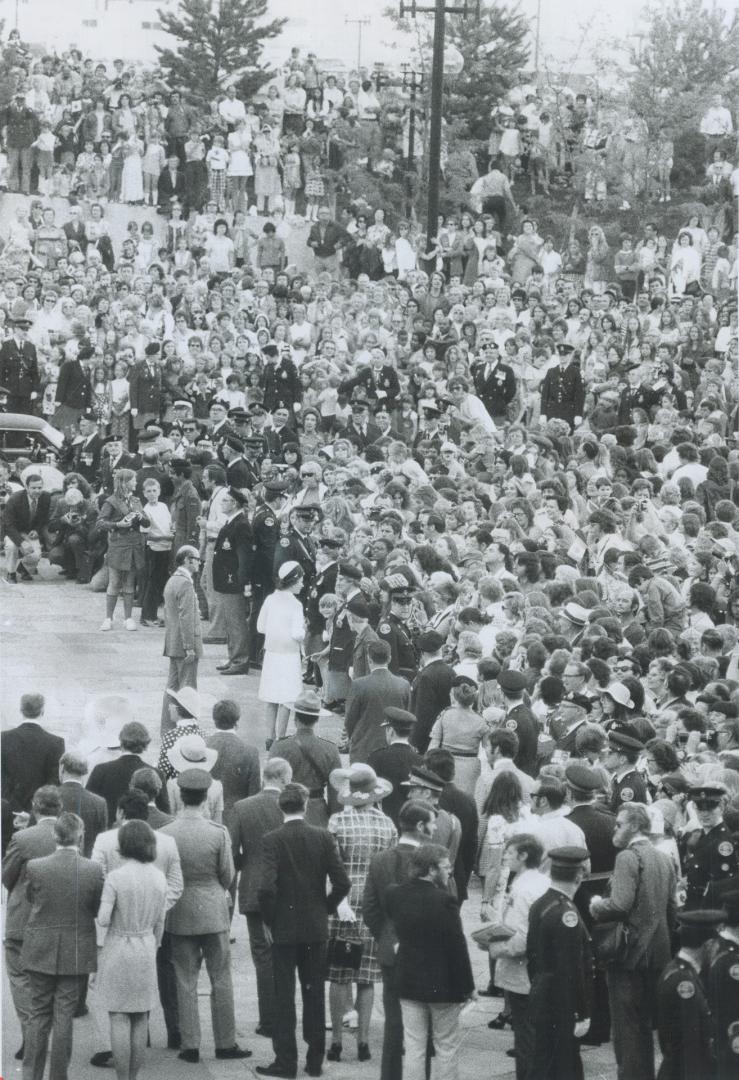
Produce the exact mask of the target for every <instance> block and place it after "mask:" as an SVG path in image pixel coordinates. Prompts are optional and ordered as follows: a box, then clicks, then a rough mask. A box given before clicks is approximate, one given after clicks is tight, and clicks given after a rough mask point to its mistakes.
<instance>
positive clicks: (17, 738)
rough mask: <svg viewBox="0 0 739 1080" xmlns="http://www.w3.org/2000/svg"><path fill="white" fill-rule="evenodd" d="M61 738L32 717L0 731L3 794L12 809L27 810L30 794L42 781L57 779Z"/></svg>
mask: <svg viewBox="0 0 739 1080" xmlns="http://www.w3.org/2000/svg"><path fill="white" fill-rule="evenodd" d="M63 753H64V739H61V738H60V737H59V736H58V735H52V734H50V732H48V731H44V729H43V728H42V727H41V726H40V724H36V723H34V721H33V720H26V721H24V723H22V724H19V725H18V727H16V728H11V729H10V730H9V731H3V732H0V757H1V759H2V766H1V775H2V781H1V782H2V789H3V798H4V799H7V800H8V802H9V803H10V806H11V809H12V810H30V809H31V799H32V798H33V794H34V792H35V791H37V790H38V789H39V788H40V787H43V786H44V784H58V783H59V758H60V757H61V756H62V754H63Z"/></svg>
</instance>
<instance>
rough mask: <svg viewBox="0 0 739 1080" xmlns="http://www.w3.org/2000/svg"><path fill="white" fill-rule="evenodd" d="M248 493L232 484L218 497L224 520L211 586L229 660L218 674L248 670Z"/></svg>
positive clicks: (250, 561)
mask: <svg viewBox="0 0 739 1080" xmlns="http://www.w3.org/2000/svg"><path fill="white" fill-rule="evenodd" d="M248 501H249V497H248V494H247V493H245V492H243V491H239V489H238V488H234V487H231V488H229V489H228V491H227V492H225V493H224V495H223V496H222V498H221V511H222V513H223V515H224V517H225V519H226V520H225V524H224V525H223V526H222V527H221V529H220V531H219V533H218V536H217V537H216V544H215V549H214V551H213V588H214V590H215V591H216V592H217V593H218V594H219V596H220V599H221V610H222V611H223V618H224V622H225V626H226V647H227V649H228V660H227V661H226V662H225V663H223V664H219V665H218V671H220V673H221V675H248V674H249V600H250V598H251V578H252V564H253V562H254V544H253V539H252V531H251V525H250V524H249V521H248V519H247V517H246V514H245V513H244V508H245V507H246V505H247V503H248Z"/></svg>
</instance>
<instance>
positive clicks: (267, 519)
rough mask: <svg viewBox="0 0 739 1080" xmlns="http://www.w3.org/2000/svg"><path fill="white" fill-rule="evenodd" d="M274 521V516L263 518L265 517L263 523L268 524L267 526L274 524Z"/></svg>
mask: <svg viewBox="0 0 739 1080" xmlns="http://www.w3.org/2000/svg"><path fill="white" fill-rule="evenodd" d="M274 523H275V519H274V518H265V519H264V524H265V525H269V526H270V527H271V526H272V525H274Z"/></svg>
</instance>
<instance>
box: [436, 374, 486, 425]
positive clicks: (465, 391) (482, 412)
mask: <svg viewBox="0 0 739 1080" xmlns="http://www.w3.org/2000/svg"><path fill="white" fill-rule="evenodd" d="M447 385H448V389H449V394H450V396H451V399H452V409H451V413H452V416H453V417H454V419H455V420H460V421H461V422H462V424H463V425H464V426H465V427H471V426H472V425H474V424H476V425H478V426H479V427H481V428H482V429H483V431H485V432H486V433H488V434H490V435H493V434H494V433H495V431H496V427H495V422H494V420H493V418H492V416H491V415H490V413H489V412H488V411H487V409H486V408H485V406H484V405H483V403H482V401H481V400H480V398H479V397H477V395H476V394H471V393H470V392H469V387H468V385H467V382H466V380H465V379H463V378H462V377H461V376H455V377H454V378H453V379H450V381H449V383H448V384H447Z"/></svg>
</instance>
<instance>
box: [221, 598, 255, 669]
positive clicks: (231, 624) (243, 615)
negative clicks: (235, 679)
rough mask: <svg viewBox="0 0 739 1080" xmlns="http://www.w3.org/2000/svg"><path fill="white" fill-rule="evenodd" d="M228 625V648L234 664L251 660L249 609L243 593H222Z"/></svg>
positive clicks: (222, 607) (229, 657) (224, 615)
mask: <svg viewBox="0 0 739 1080" xmlns="http://www.w3.org/2000/svg"><path fill="white" fill-rule="evenodd" d="M219 595H220V598H221V610H222V611H223V618H224V622H225V624H226V648H227V649H228V659H229V660H230V662H231V663H232V664H246V663H247V662H248V660H249V609H248V603H247V600H246V597H245V596H244V595H243V593H220V594H219Z"/></svg>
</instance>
